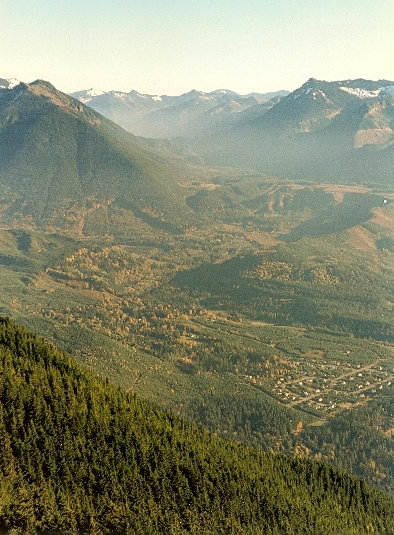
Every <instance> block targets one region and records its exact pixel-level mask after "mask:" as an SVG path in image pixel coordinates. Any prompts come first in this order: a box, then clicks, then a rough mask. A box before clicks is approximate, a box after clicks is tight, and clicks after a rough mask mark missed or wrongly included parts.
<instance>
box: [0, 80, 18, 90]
mask: <svg viewBox="0 0 394 535" xmlns="http://www.w3.org/2000/svg"><path fill="white" fill-rule="evenodd" d="M6 82H7V85H0V89H14V87H16V86H17V85H19V84H20V81H19V80H17V79H16V78H9V79H8V80H6Z"/></svg>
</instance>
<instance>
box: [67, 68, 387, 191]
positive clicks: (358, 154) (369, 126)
mask: <svg viewBox="0 0 394 535" xmlns="http://www.w3.org/2000/svg"><path fill="white" fill-rule="evenodd" d="M99 93H100V92H95V91H93V90H88V91H81V92H77V93H74V94H73V96H75V97H77V98H79V99H80V100H81V101H83V102H85V103H87V104H88V105H89V106H91V107H93V108H94V109H96V110H98V111H100V112H101V113H103V115H105V116H107V117H109V118H111V119H112V120H114V121H115V122H117V123H118V124H120V125H121V126H123V127H124V128H126V129H127V130H129V131H131V132H133V133H135V134H138V135H144V136H150V137H167V138H178V139H177V143H178V144H180V145H181V146H183V147H184V148H187V149H190V150H191V151H194V152H196V153H197V154H199V155H200V156H201V157H202V158H203V159H204V161H205V163H207V164H209V165H233V166H236V167H247V168H250V169H255V170H258V171H260V172H265V173H267V174H276V175H279V176H292V177H294V178H310V179H318V180H329V181H336V182H338V181H341V180H342V181H343V180H345V181H347V182H349V181H350V182H362V183H373V184H377V183H381V184H388V183H389V182H390V180H391V178H392V168H393V165H394V149H393V139H394V136H393V117H394V111H393V102H394V100H393V99H394V82H392V81H390V80H379V81H371V80H364V79H357V80H342V81H336V82H325V81H322V80H316V79H314V78H310V79H309V80H308V81H307V82H306V83H305V84H303V85H302V86H301V87H300V88H298V89H296V90H295V91H293V92H291V93H289V92H287V91H279V92H277V93H270V94H257V93H252V94H250V95H245V96H242V95H238V94H236V93H234V92H232V91H228V90H217V91H213V92H211V93H203V92H199V91H191V92H190V93H186V94H184V95H180V96H179V97H167V96H161V97H159V96H151V95H140V94H139V93H137V92H135V91H132V92H130V93H121V92H116V91H112V92H109V93H100V94H99ZM179 138H182V139H179Z"/></svg>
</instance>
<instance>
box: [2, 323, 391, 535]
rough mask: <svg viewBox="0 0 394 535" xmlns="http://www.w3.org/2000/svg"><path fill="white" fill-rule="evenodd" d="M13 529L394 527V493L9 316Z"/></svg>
mask: <svg viewBox="0 0 394 535" xmlns="http://www.w3.org/2000/svg"><path fill="white" fill-rule="evenodd" d="M0 366H1V374H0V437H1V443H2V449H1V453H0V473H1V478H0V527H1V528H2V529H3V531H4V532H5V533H13V534H16V533H21V534H22V533H23V534H26V535H27V534H30V533H36V532H39V533H70V534H71V533H90V534H99V533H107V534H110V533H111V534H116V533H118V534H121V533H122V534H125V533H130V534H131V533H133V534H134V533H135V534H149V533H151V534H155V533H172V534H182V533H201V534H204V533H205V534H208V533H209V534H219V533H223V534H224V533H234V534H242V533H244V534H254V533H255V534H257V533H265V534H278V535H279V534H283V533H287V534H301V533H305V534H311V535H312V534H313V535H318V534H321V535H323V534H324V535H327V534H329V533H331V534H333V535H334V534H335V535H340V534H343V535H345V534H346V535H351V534H353V535H356V534H360V535H361V534H367V533H375V534H377V533H381V534H383V533H386V534H388V533H391V532H392V530H393V529H394V524H393V517H392V516H391V515H392V512H393V503H392V501H391V500H390V498H389V497H388V496H386V495H385V494H383V493H382V492H380V491H378V490H375V489H373V488H372V487H369V486H368V485H367V484H365V483H364V482H362V481H361V480H358V479H356V478H354V477H352V476H349V475H347V474H346V473H343V472H339V471H337V470H334V469H332V468H329V467H328V466H326V465H324V464H321V463H317V462H310V461H306V460H294V459H289V458H286V457H283V456H280V455H272V454H271V455H270V454H264V453H262V452H261V451H257V450H253V449H251V448H249V447H247V446H245V445H242V444H240V443H238V444H234V443H229V442H224V441H222V440H221V439H219V438H217V437H215V436H214V435H211V434H209V433H208V432H207V431H204V430H203V429H202V428H197V427H193V426H191V425H188V424H186V423H184V422H183V421H182V420H180V419H178V418H176V417H173V416H170V415H168V414H164V413H163V412H161V411H159V410H158V409H156V408H155V407H154V406H152V405H150V404H148V403H147V402H143V401H141V400H139V399H138V398H136V397H134V396H133V395H130V394H126V393H124V392H122V391H121V390H119V389H116V388H115V387H113V386H111V385H109V384H108V383H106V382H103V381H100V380H97V379H95V378H93V377H92V376H89V375H88V374H87V373H85V372H84V371H83V369H82V368H81V367H79V366H78V365H76V364H75V363H74V362H73V361H72V360H71V359H70V358H69V357H67V356H65V355H64V354H62V353H61V352H60V351H59V350H57V349H56V348H55V347H54V346H52V345H51V344H48V343H47V342H45V341H44V340H43V339H41V338H38V337H36V336H35V335H33V334H31V333H30V332H29V331H27V330H25V329H24V328H21V327H19V326H17V325H16V324H14V323H12V322H10V321H9V320H7V319H4V318H2V319H1V321H0Z"/></svg>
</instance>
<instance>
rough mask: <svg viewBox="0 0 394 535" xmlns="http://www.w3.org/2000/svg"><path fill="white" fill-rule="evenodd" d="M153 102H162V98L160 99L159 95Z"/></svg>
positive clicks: (154, 97)
mask: <svg viewBox="0 0 394 535" xmlns="http://www.w3.org/2000/svg"><path fill="white" fill-rule="evenodd" d="M152 100H155V101H156V102H161V101H162V98H161V97H159V95H155V96H153V97H152Z"/></svg>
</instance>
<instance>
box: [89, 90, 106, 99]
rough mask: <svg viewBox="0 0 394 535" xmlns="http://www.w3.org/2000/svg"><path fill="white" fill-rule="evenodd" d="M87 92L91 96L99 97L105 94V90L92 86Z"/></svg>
mask: <svg viewBox="0 0 394 535" xmlns="http://www.w3.org/2000/svg"><path fill="white" fill-rule="evenodd" d="M86 94H87V95H89V97H99V96H100V95H105V91H102V90H101V89H93V88H91V89H88V90H87V91H86Z"/></svg>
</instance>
